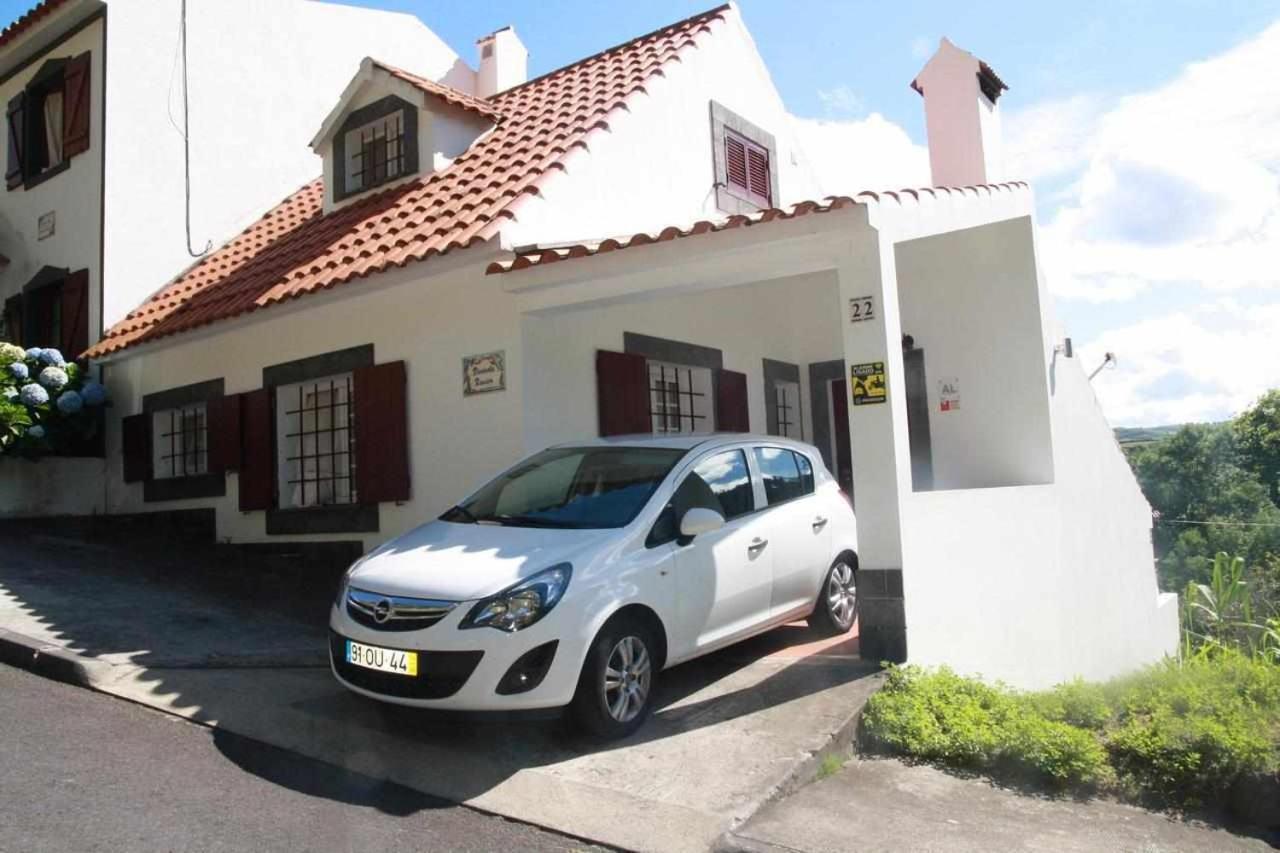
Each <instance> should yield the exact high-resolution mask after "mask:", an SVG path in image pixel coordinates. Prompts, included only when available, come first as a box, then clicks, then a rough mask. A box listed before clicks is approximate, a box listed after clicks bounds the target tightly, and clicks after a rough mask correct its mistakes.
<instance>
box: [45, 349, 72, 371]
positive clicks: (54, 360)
mask: <svg viewBox="0 0 1280 853" xmlns="http://www.w3.org/2000/svg"><path fill="white" fill-rule="evenodd" d="M39 358H40V363H41V364H52V365H53V366H54V367H62V365H64V364H66V363H67V360H66V359H65V358H63V357H62V353H61V352H59V351H58V350H56V349H53V348H52V347H50V348H48V349H42V350H40V356H39Z"/></svg>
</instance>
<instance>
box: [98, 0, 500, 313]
mask: <svg viewBox="0 0 1280 853" xmlns="http://www.w3.org/2000/svg"><path fill="white" fill-rule="evenodd" d="M178 8H179V2H178V0H111V3H110V7H109V10H108V19H109V36H108V38H109V40H110V44H109V59H108V64H109V67H108V75H107V80H108V87H109V90H108V92H107V109H108V111H109V112H110V118H109V121H108V122H107V129H106V133H107V150H108V152H109V160H108V165H107V174H106V221H107V235H106V240H107V245H106V257H105V270H106V281H107V292H106V312H105V319H106V324H107V325H110V324H112V323H113V322H115V321H116V320H118V319H120V318H121V317H122V316H124V314H125V313H126V312H128V311H129V310H130V309H132V308H133V307H134V306H135V305H137V304H138V303H139V302H141V301H142V300H143V299H144V298H145V297H146V296H147V295H148V294H150V293H152V292H154V291H155V290H156V289H158V288H159V287H161V286H162V285H164V284H165V283H166V282H167V281H168V280H169V279H170V278H172V277H173V276H174V275H175V274H176V273H178V272H180V271H181V270H182V269H184V268H185V267H187V266H188V265H189V264H190V263H191V262H192V258H191V257H190V256H189V255H188V253H187V247H186V236H185V233H184V200H183V157H182V137H181V136H180V135H179V133H178V132H177V130H175V128H174V125H173V123H172V122H177V124H178V126H179V127H180V126H181V121H182V102H181V69H180V67H179V68H178V71H177V72H176V73H175V71H174V69H175V65H174V52H175V50H176V48H177V45H178V35H177V34H178V17H179V16H178ZM187 30H188V61H189V63H190V72H189V85H190V118H191V157H192V163H191V189H192V242H193V243H194V244H195V248H196V249H197V250H199V249H203V248H204V246H205V245H206V243H207V242H209V241H212V243H213V245H214V246H217V245H219V244H221V243H222V242H224V241H226V240H227V239H228V238H230V237H231V236H233V235H234V234H235V233H237V232H238V231H239V230H240V229H242V228H243V227H244V226H246V225H248V224H249V223H250V222H251V221H253V220H254V219H256V218H257V217H258V216H260V215H261V214H262V212H263V211H265V210H266V209H268V208H269V207H271V206H272V205H274V204H276V203H277V202H279V201H280V200H281V199H283V198H284V197H285V196H286V195H288V194H289V193H291V192H293V191H294V190H296V189H297V188H298V187H299V186H301V185H302V184H304V183H306V182H307V181H310V180H312V179H314V178H315V177H317V176H318V175H319V174H320V172H321V162H320V158H319V157H317V156H316V155H315V154H314V153H313V152H312V151H311V150H310V148H308V147H307V143H308V142H309V141H310V139H311V137H312V135H313V134H314V133H315V132H316V130H318V129H319V127H320V125H321V122H322V121H323V120H324V118H325V116H326V115H327V114H328V113H329V111H330V109H332V108H333V105H334V104H335V103H336V101H337V99H338V97H339V95H340V94H341V93H342V91H343V89H344V88H345V87H346V85H347V83H348V81H349V80H350V79H351V77H352V76H353V75H354V74H355V73H356V71H357V69H358V68H359V66H360V60H361V59H362V58H364V57H365V56H373V57H374V58H376V59H381V60H383V61H385V62H388V63H391V64H392V65H396V66H399V67H402V68H405V69H407V70H409V71H412V72H414V73H416V74H420V75H422V76H424V77H428V78H430V79H433V80H442V82H445V83H448V84H449V85H452V86H454V87H456V88H460V89H462V90H464V91H468V92H469V91H471V90H472V88H473V87H474V78H475V74H474V72H473V71H472V70H471V69H470V68H468V67H467V66H466V65H465V63H463V62H462V61H461V60H460V59H459V58H458V56H457V55H456V54H455V53H454V52H453V50H452V49H450V48H449V47H448V46H447V45H446V44H444V42H442V41H441V40H440V39H439V38H438V37H437V36H435V35H434V34H433V33H432V32H431V31H430V30H429V29H428V28H427V27H426V25H425V24H423V23H422V22H421V21H420V20H418V19H417V18H415V17H414V16H412V15H407V14H398V13H392V12H384V11H380V10H374V9H364V8H357V7H353V6H343V5H339V4H336V3H324V2H315V0H270V2H263V0H217V2H193V3H190V4H189V6H188V12H187Z"/></svg>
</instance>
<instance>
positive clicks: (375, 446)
mask: <svg viewBox="0 0 1280 853" xmlns="http://www.w3.org/2000/svg"><path fill="white" fill-rule="evenodd" d="M353 375H354V378H355V398H356V399H355V418H356V426H355V432H356V499H357V500H358V501H359V502H360V503H362V504H374V503H382V502H384V501H407V500H408V499H409V481H410V477H409V401H408V398H407V396H406V394H407V386H408V382H407V377H406V373H405V365H404V362H403V361H392V362H389V363H387V364H377V365H373V366H371V367H359V368H356V370H355V371H354V373H353Z"/></svg>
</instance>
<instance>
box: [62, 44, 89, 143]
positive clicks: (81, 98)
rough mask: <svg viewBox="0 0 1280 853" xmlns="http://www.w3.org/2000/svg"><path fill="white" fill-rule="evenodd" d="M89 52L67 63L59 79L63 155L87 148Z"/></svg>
mask: <svg viewBox="0 0 1280 853" xmlns="http://www.w3.org/2000/svg"><path fill="white" fill-rule="evenodd" d="M91 101H92V97H91V95H90V88H89V54H88V53H82V54H80V55H79V56H77V57H74V58H73V59H71V60H69V61H68V62H67V67H66V69H65V70H64V71H63V78H62V109H63V117H62V156H63V157H64V158H71V157H74V156H76V155H77V154H83V153H84V152H85V151H88V150H89V105H90V103H91Z"/></svg>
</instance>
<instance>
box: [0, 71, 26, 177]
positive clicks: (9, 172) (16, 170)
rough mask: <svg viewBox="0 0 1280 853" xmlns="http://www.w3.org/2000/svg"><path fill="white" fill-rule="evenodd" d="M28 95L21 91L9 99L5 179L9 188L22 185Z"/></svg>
mask: <svg viewBox="0 0 1280 853" xmlns="http://www.w3.org/2000/svg"><path fill="white" fill-rule="evenodd" d="M26 113H27V95H26V93H25V92H19V93H18V94H16V95H14V96H13V97H12V98H10V99H9V165H8V166H7V167H6V169H5V173H4V180H5V184H6V185H8V187H9V189H13V188H14V187H19V186H22V158H23V155H24V153H25V152H26V148H27V146H26V142H27V136H26Z"/></svg>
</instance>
